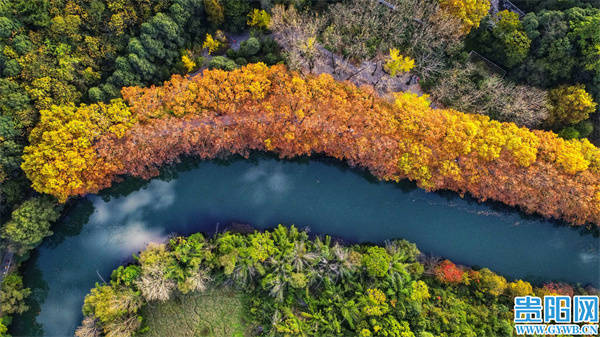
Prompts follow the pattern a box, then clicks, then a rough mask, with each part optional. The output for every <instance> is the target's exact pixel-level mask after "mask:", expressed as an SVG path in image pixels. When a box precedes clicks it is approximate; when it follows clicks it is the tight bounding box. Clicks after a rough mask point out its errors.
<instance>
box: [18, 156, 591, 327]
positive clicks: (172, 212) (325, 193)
mask: <svg viewBox="0 0 600 337" xmlns="http://www.w3.org/2000/svg"><path fill="white" fill-rule="evenodd" d="M190 165H192V164H190ZM190 165H187V167H185V165H180V167H179V168H178V169H177V170H176V169H171V170H170V171H168V172H167V173H166V174H165V175H164V176H163V177H162V178H161V179H154V180H152V181H150V182H149V183H142V182H139V181H132V180H129V181H128V182H125V183H121V184H120V185H117V187H116V188H113V189H112V190H111V193H112V195H111V196H107V195H103V196H98V195H93V196H89V197H87V198H86V199H84V200H82V201H79V202H77V203H76V204H75V205H74V206H73V207H72V208H71V209H70V210H69V211H68V212H67V216H66V217H65V218H64V219H63V220H61V221H60V223H59V224H58V225H57V226H56V228H55V233H56V234H55V235H54V236H52V237H51V238H49V239H47V240H46V241H45V242H44V244H43V245H42V246H41V247H40V248H39V249H38V250H37V251H36V252H35V253H34V254H33V256H32V259H31V260H30V262H29V263H28V264H27V267H26V283H27V286H29V287H31V288H32V289H33V296H32V299H33V302H31V303H30V304H31V306H32V310H31V311H30V312H29V313H27V314H26V315H23V316H22V317H18V318H16V319H17V321H16V322H15V331H13V332H14V334H15V335H16V336H19V335H43V336H71V335H72V334H73V331H74V329H75V328H76V326H77V324H78V323H79V322H80V320H81V318H82V314H81V306H82V304H83V298H84V296H85V294H86V293H87V292H88V291H89V289H90V288H91V287H93V286H94V284H95V283H96V282H101V281H102V279H105V280H107V279H108V278H109V277H110V272H111V270H113V269H114V268H115V267H117V266H118V265H120V264H122V263H125V262H128V261H130V260H131V255H132V253H135V252H137V251H139V250H141V249H143V247H144V246H145V245H146V243H148V242H149V241H159V240H164V239H165V238H167V237H168V236H169V234H170V233H174V232H176V233H182V234H186V233H191V232H197V231H204V232H214V231H215V230H217V229H218V230H222V229H223V228H225V227H226V226H227V225H228V224H231V223H247V224H252V225H253V226H255V227H257V228H267V227H273V226H274V225H276V224H278V223H283V224H288V225H289V224H297V225H298V226H299V227H308V228H310V231H311V232H312V233H317V234H318V233H327V234H331V235H333V236H337V237H341V238H343V239H345V240H348V241H361V242H362V241H370V242H381V241H383V240H386V239H391V238H405V239H407V240H410V241H412V242H415V243H416V244H417V245H418V247H419V248H420V249H421V251H423V252H425V253H429V254H435V255H438V256H443V257H446V258H449V259H451V260H453V261H455V262H457V263H462V264H468V265H479V266H487V267H489V268H491V269H492V270H494V271H496V272H498V273H501V274H503V275H505V276H506V277H508V278H509V279H512V278H525V279H527V280H530V281H542V280H545V281H549V280H560V281H568V282H580V283H582V284H592V285H594V286H596V287H598V286H600V241H599V239H598V238H597V237H593V236H592V235H589V234H588V235H582V234H581V233H580V231H578V230H575V229H573V228H569V227H566V226H564V225H560V224H559V223H556V222H550V221H547V220H543V219H541V218H540V217H537V216H524V215H523V214H522V213H520V212H518V211H517V210H515V209H513V208H508V207H504V206H500V205H498V204H492V203H483V204H480V203H477V202H475V201H473V200H469V199H461V198H459V197H458V196H457V195H456V194H454V193H449V192H448V193H426V192H424V191H422V190H420V189H417V188H415V187H414V185H412V184H410V183H400V184H393V183H381V182H376V181H374V180H373V179H372V178H369V177H368V176H367V175H365V174H362V173H361V172H359V171H357V170H352V169H348V168H346V167H344V166H343V165H339V164H336V163H331V162H324V161H315V160H311V161H308V160H302V161H280V160H276V159H272V158H265V157H255V160H232V161H230V162H228V163H227V164H224V163H222V162H215V161H204V162H200V163H196V164H193V165H192V166H194V167H190Z"/></svg>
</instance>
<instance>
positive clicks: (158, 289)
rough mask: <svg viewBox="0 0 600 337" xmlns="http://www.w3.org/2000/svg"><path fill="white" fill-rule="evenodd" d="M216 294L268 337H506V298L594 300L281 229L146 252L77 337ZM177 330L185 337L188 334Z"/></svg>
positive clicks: (410, 248) (89, 305) (93, 300)
mask: <svg viewBox="0 0 600 337" xmlns="http://www.w3.org/2000/svg"><path fill="white" fill-rule="evenodd" d="M219 287H232V288H234V289H239V290H241V291H243V292H244V293H245V294H246V299H245V301H244V310H245V311H246V312H247V315H248V316H249V322H252V325H253V328H252V330H251V331H253V334H257V335H265V336H295V335H298V336H363V337H368V336H397V337H411V336H423V337H425V336H458V335H460V336H472V337H474V336H512V335H513V328H512V325H511V322H512V318H513V313H512V311H511V304H512V303H513V298H514V297H515V296H525V295H533V294H536V295H538V296H543V295H550V294H563V295H570V296H572V295H573V294H595V292H593V291H594V290H591V289H587V290H586V289H582V288H576V289H574V288H572V287H571V286H569V285H567V284H562V283H548V284H544V285H540V286H539V287H534V286H532V285H531V284H530V283H528V282H526V281H523V280H515V281H512V282H508V281H507V280H506V279H505V278H504V277H502V276H499V275H497V274H495V273H494V272H492V271H490V270H489V269H487V268H482V269H477V270H475V269H471V268H466V267H463V266H457V265H455V264H454V263H452V262H451V261H448V260H439V259H432V258H427V257H425V256H423V255H421V254H420V252H419V250H418V249H417V247H416V246H415V245H414V244H412V243H410V242H407V241H404V240H393V241H389V242H387V243H386V244H385V245H383V246H374V245H352V246H346V245H342V244H340V243H337V242H334V241H333V240H331V238H330V237H328V236H326V237H316V238H314V239H309V237H308V235H307V233H306V232H303V231H299V230H298V229H296V228H295V227H293V226H292V227H289V228H288V227H284V226H281V225H280V226H279V227H277V228H276V229H274V230H272V231H265V232H256V231H255V232H253V233H249V234H237V233H231V232H225V233H222V234H218V235H216V236H215V237H211V238H205V237H204V236H203V235H202V234H193V235H191V236H189V237H175V238H172V239H171V240H170V241H169V242H168V243H166V244H151V245H149V246H148V247H147V249H146V250H144V251H142V252H141V253H140V254H139V256H138V257H136V263H134V264H131V265H128V266H120V267H119V268H118V269H116V270H115V271H113V273H112V277H111V280H110V281H109V282H108V283H105V284H97V285H96V287H95V288H93V289H92V290H91V292H90V293H89V294H88V295H87V296H86V298H85V304H84V305H83V312H84V315H85V316H86V317H85V318H84V320H83V323H82V325H81V326H80V327H79V328H78V330H77V332H76V336H78V337H89V336H97V335H98V333H99V332H100V331H102V332H103V333H104V334H105V335H106V336H131V335H133V334H134V332H136V331H140V332H145V333H148V332H149V331H148V329H149V328H148V327H147V324H149V323H150V322H148V317H144V315H143V312H144V309H143V307H144V306H150V305H152V304H153V303H156V302H159V303H160V302H165V301H167V300H169V299H170V298H172V297H178V296H182V295H184V294H188V293H195V292H196V293H201V292H204V291H207V290H208V289H214V288H219ZM175 329H176V330H175V331H173V333H177V334H178V335H188V334H189V333H190V331H186V329H193V327H192V328H190V327H189V326H187V325H180V326H177V327H175Z"/></svg>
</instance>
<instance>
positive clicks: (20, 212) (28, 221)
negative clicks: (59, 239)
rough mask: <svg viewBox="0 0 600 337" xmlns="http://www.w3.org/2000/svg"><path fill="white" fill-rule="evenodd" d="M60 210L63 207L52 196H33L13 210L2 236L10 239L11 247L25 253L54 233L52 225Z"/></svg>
mask: <svg viewBox="0 0 600 337" xmlns="http://www.w3.org/2000/svg"><path fill="white" fill-rule="evenodd" d="M60 211H61V207H60V206H58V205H57V203H56V201H54V200H53V199H52V198H50V197H46V196H42V197H34V198H31V199H29V200H27V201H25V202H24V203H23V204H22V205H21V206H19V208H17V209H16V210H15V211H13V213H12V217H11V219H10V220H9V221H8V222H7V223H6V224H4V226H3V227H2V238H4V239H6V240H8V241H9V245H10V247H11V249H13V250H14V251H16V252H17V253H18V254H24V253H26V252H27V251H29V250H31V249H33V248H35V247H36V246H37V245H38V244H39V243H40V242H41V241H42V240H43V239H44V238H45V237H46V236H49V235H52V231H51V230H50V226H51V224H52V222H54V221H56V219H58V217H59V216H60Z"/></svg>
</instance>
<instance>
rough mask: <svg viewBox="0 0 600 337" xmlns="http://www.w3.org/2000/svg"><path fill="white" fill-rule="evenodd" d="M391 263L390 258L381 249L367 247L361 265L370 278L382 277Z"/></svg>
mask: <svg viewBox="0 0 600 337" xmlns="http://www.w3.org/2000/svg"><path fill="white" fill-rule="evenodd" d="M391 261H392V258H391V256H390V255H389V254H388V253H387V251H386V250H385V249H384V248H381V247H369V249H367V252H366V254H364V255H363V263H364V265H365V267H366V268H367V273H368V274H369V276H371V277H384V276H385V275H386V274H387V272H388V270H389V268H390V262H391Z"/></svg>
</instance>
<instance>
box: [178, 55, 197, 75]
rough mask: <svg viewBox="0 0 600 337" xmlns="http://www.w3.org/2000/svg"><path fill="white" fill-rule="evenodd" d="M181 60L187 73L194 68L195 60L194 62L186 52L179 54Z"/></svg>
mask: <svg viewBox="0 0 600 337" xmlns="http://www.w3.org/2000/svg"><path fill="white" fill-rule="evenodd" d="M181 62H182V63H183V66H184V67H185V70H186V71H187V72H188V73H190V72H192V71H193V70H194V69H196V62H194V60H192V59H191V58H190V57H189V56H188V55H187V54H184V55H183V56H181Z"/></svg>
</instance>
